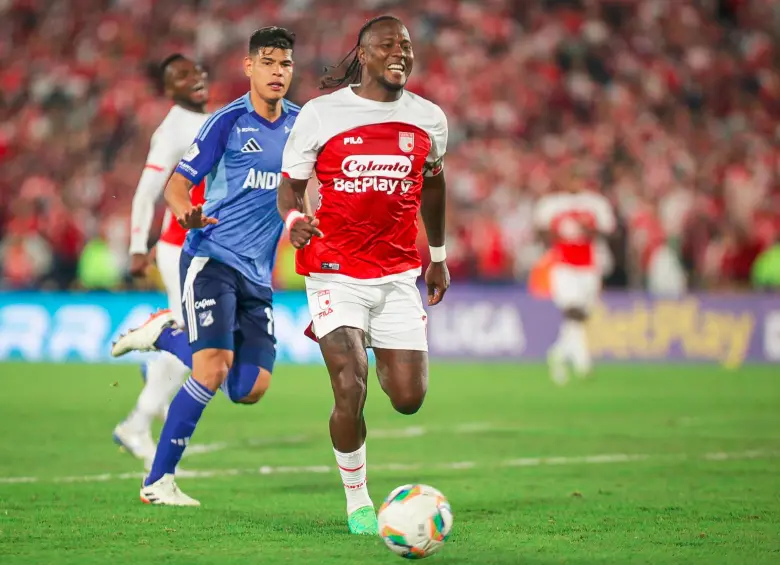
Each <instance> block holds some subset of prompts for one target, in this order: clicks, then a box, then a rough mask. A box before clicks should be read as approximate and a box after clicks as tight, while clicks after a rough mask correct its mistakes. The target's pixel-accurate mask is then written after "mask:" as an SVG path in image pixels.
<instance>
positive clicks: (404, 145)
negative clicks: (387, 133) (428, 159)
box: [398, 131, 414, 153]
mask: <svg viewBox="0 0 780 565" xmlns="http://www.w3.org/2000/svg"><path fill="white" fill-rule="evenodd" d="M398 147H400V149H401V151H403V152H404V153H411V152H412V151H414V133H413V132H410V131H399V132H398Z"/></svg>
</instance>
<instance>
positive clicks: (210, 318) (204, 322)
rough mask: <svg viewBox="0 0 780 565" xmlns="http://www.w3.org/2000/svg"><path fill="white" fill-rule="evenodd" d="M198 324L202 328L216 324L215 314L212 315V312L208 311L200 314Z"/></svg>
mask: <svg viewBox="0 0 780 565" xmlns="http://www.w3.org/2000/svg"><path fill="white" fill-rule="evenodd" d="M198 323H199V324H200V325H201V327H204V328H207V327H209V326H210V325H211V324H213V323H214V314H212V312H211V310H206V311H205V312H198Z"/></svg>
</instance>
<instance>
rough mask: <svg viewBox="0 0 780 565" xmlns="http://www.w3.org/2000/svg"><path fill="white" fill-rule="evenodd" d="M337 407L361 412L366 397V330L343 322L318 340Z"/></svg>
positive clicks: (357, 412)
mask: <svg viewBox="0 0 780 565" xmlns="http://www.w3.org/2000/svg"><path fill="white" fill-rule="evenodd" d="M319 345H320V351H322V358H323V359H324V360H325V366H326V367H327V368H328V374H329V375H330V384H331V388H332V389H333V398H334V400H335V404H336V408H337V409H341V410H347V411H350V412H353V413H354V414H355V415H359V414H360V413H361V412H362V409H363V404H364V403H365V400H366V389H367V386H366V381H367V380H368V356H367V355H366V348H365V333H364V332H363V330H361V329H358V328H354V327H349V326H341V327H339V328H336V329H335V330H333V331H330V332H328V333H327V334H326V335H324V336H323V337H322V338H320V340H319Z"/></svg>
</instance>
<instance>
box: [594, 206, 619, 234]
mask: <svg viewBox="0 0 780 565" xmlns="http://www.w3.org/2000/svg"><path fill="white" fill-rule="evenodd" d="M596 226H597V227H598V230H599V232H601V233H604V234H610V233H612V232H613V231H615V214H614V212H613V211H612V206H611V205H610V203H609V202H608V201H607V200H606V199H605V198H603V197H602V198H599V201H598V205H597V206H596Z"/></svg>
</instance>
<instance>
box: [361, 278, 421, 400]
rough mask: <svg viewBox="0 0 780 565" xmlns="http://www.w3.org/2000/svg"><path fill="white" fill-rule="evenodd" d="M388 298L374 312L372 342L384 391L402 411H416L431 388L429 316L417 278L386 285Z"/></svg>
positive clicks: (384, 287)
mask: <svg viewBox="0 0 780 565" xmlns="http://www.w3.org/2000/svg"><path fill="white" fill-rule="evenodd" d="M383 289H384V291H385V295H384V300H383V301H382V302H381V304H379V305H378V306H377V307H375V308H374V309H373V310H372V311H371V316H370V321H369V335H368V340H367V341H368V342H369V344H370V345H371V347H372V348H373V349H374V354H375V355H376V360H377V365H376V371H377V377H378V378H379V383H380V385H381V386H382V390H384V391H385V393H386V394H387V395H388V396H389V397H390V401H391V402H392V403H393V406H394V407H395V408H396V410H398V411H399V412H403V413H406V414H412V413H414V412H416V411H417V410H418V409H419V408H420V406H421V405H422V401H423V399H424V398H425V393H426V391H427V390H428V340H427V335H426V323H427V316H426V314H425V310H424V309H423V306H422V299H421V297H420V292H419V290H418V289H417V285H416V284H415V281H414V280H404V281H396V282H393V283H387V284H386V285H383Z"/></svg>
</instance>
